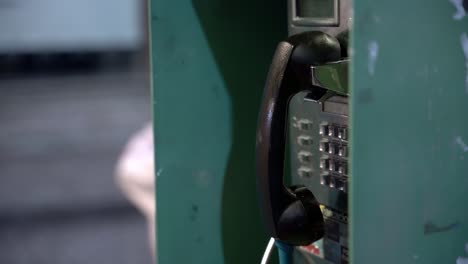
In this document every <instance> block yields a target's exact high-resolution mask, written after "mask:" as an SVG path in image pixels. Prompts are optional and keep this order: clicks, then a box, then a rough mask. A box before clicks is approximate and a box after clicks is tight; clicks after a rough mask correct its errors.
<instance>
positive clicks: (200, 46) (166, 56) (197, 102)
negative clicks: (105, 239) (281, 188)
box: [150, 0, 287, 264]
mask: <svg viewBox="0 0 468 264" xmlns="http://www.w3.org/2000/svg"><path fill="white" fill-rule="evenodd" d="M285 10H286V3H285V2H284V3H283V1H274V2H273V1H266V0H258V1H247V0H239V1H227V0H222V1H220V0H193V1H169V0H152V1H151V16H150V17H151V41H152V44H151V48H152V79H153V88H154V90H153V96H154V120H155V123H154V126H155V144H156V171H157V177H156V179H157V185H156V196H157V198H156V199H157V240H158V260H159V263H160V264H171V263H203V264H205V263H256V262H259V260H260V258H261V254H262V253H263V249H264V246H265V245H266V243H267V237H266V234H265V232H264V228H263V227H262V225H261V222H260V218H259V210H258V206H257V195H256V186H255V174H254V173H255V168H254V160H255V158H254V148H255V129H256V120H257V113H258V107H259V103H260V96H261V93H262V91H263V85H264V80H265V78H266V74H267V71H268V66H269V64H270V61H271V57H272V55H273V52H274V49H275V47H276V44H277V43H278V42H279V41H280V40H281V39H283V38H284V37H285V36H286V35H287V33H286V25H287V24H286V11H285Z"/></svg>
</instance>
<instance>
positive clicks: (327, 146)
mask: <svg viewBox="0 0 468 264" xmlns="http://www.w3.org/2000/svg"><path fill="white" fill-rule="evenodd" d="M319 150H320V151H321V152H329V151H330V142H327V141H322V142H320V147H319Z"/></svg>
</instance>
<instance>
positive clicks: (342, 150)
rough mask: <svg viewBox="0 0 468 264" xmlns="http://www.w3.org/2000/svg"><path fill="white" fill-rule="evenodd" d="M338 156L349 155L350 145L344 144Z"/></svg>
mask: <svg viewBox="0 0 468 264" xmlns="http://www.w3.org/2000/svg"><path fill="white" fill-rule="evenodd" d="M338 156H341V157H347V156H348V146H345V145H342V146H340V147H339V149H338Z"/></svg>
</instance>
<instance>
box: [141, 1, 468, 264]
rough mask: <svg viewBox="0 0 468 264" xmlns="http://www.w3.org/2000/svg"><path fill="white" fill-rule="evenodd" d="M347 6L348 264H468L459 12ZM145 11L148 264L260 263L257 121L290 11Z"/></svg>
mask: <svg viewBox="0 0 468 264" xmlns="http://www.w3.org/2000/svg"><path fill="white" fill-rule="evenodd" d="M353 5H354V19H353V22H354V25H353V35H352V49H351V51H352V54H353V57H352V67H351V72H350V79H351V84H352V90H351V126H352V132H351V147H352V148H351V151H352V152H351V165H350V166H351V175H352V180H351V186H350V188H351V190H350V193H351V194H350V200H351V202H350V204H349V206H350V216H351V219H350V221H351V224H350V226H351V237H350V239H351V241H350V242H351V252H350V254H351V255H350V257H351V262H352V263H359V264H371V263H372V264H374V263H389V264H390V263H391V264H394V263H425V264H426V263H455V264H463V263H468V117H467V114H466V113H468V16H466V13H468V10H465V9H468V3H467V1H466V0H465V1H461V0H460V1H458V0H452V1H448V0H447V1H436V0H413V1H406V0H393V1H386V0H372V1H371V0H355V1H354V3H353ZM150 6H151V8H150V13H151V14H150V23H151V51H152V56H151V62H152V85H153V100H154V101H153V103H154V104H153V106H154V108H153V109H154V128H155V145H156V202H157V259H158V263H160V264H169V263H203V264H205V263H259V262H260V259H261V255H262V253H263V250H264V247H265V245H266V243H267V240H268V237H267V234H266V232H265V231H264V228H263V227H262V222H261V219H260V210H259V208H258V202H257V194H256V186H255V185H256V179H255V156H254V155H255V153H254V151H255V133H256V122H257V113H258V108H259V104H260V101H261V96H262V90H263V86H264V81H265V78H266V74H267V71H268V67H269V64H270V62H271V58H272V55H273V52H274V49H275V47H276V45H277V43H278V42H279V41H281V40H282V39H284V38H286V37H287V22H286V21H287V18H286V16H287V12H286V8H287V7H286V1H279V0H274V1H266V0H251V1H247V0H238V1H227V0H192V1H178V0H175V1H169V0H152V1H151V5H150Z"/></svg>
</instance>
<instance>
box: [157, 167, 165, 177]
mask: <svg viewBox="0 0 468 264" xmlns="http://www.w3.org/2000/svg"><path fill="white" fill-rule="evenodd" d="M163 171H164V169H159V170H158V171H157V172H156V177H160V176H161V174H162V173H163Z"/></svg>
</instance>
